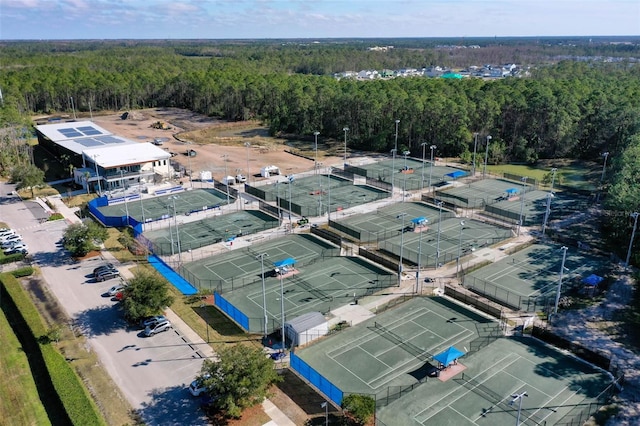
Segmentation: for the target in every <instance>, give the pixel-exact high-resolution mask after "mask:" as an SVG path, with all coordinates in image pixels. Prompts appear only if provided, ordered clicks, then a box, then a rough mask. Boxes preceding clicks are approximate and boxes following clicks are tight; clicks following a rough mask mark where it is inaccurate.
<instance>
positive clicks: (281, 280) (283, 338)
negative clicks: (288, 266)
mask: <svg viewBox="0 0 640 426" xmlns="http://www.w3.org/2000/svg"><path fill="white" fill-rule="evenodd" d="M278 275H280V310H281V312H282V328H281V331H280V333H281V334H282V352H285V351H286V347H287V346H286V340H285V335H284V278H283V276H282V275H283V274H281V273H278Z"/></svg>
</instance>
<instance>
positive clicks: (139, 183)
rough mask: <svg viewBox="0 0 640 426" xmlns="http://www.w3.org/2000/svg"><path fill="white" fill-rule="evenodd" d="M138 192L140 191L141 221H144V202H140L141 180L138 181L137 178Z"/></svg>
mask: <svg viewBox="0 0 640 426" xmlns="http://www.w3.org/2000/svg"><path fill="white" fill-rule="evenodd" d="M138 185H139V187H138V192H140V211H141V212H142V223H146V221H145V218H144V203H143V202H142V182H140V179H139V178H138Z"/></svg>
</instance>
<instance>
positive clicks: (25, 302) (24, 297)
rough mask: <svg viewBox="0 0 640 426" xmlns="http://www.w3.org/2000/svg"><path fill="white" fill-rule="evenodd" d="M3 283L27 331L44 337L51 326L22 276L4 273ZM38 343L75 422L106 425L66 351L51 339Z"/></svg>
mask: <svg viewBox="0 0 640 426" xmlns="http://www.w3.org/2000/svg"><path fill="white" fill-rule="evenodd" d="M0 285H2V286H3V287H4V288H5V290H6V293H7V294H8V296H9V298H10V299H11V301H12V302H13V304H14V306H15V308H16V310H17V313H19V314H20V316H21V317H22V319H23V320H24V322H25V323H26V324H27V326H28V328H29V330H28V331H29V333H23V334H30V336H29V337H30V338H31V339H33V341H34V342H38V341H39V338H40V337H42V336H45V335H46V334H47V328H46V325H45V323H44V321H43V320H42V318H41V317H40V314H39V313H38V311H37V310H36V308H35V306H34V305H33V303H32V302H31V299H30V298H29V296H28V294H27V293H26V291H25V290H24V289H23V288H22V286H21V285H20V283H19V282H18V280H17V279H16V278H15V277H13V276H11V275H9V274H0ZM8 305H9V304H8ZM23 331H24V330H23ZM16 334H18V333H16ZM43 340H44V339H43ZM36 347H38V348H39V349H40V352H41V355H42V358H43V360H44V363H45V365H46V368H47V371H48V373H49V376H50V378H51V382H52V383H53V386H54V388H55V390H56V392H57V393H58V396H59V397H60V400H61V401H62V404H63V405H64V408H65V411H66V412H67V415H68V416H69V418H70V419H71V422H72V424H74V425H78V426H84V425H101V426H102V425H106V422H105V421H104V419H103V418H102V416H101V414H100V412H99V410H98V407H97V406H96V405H95V403H94V401H93V399H91V396H90V395H89V393H88V392H87V390H86V388H85V387H84V385H83V383H82V381H81V380H80V378H79V377H78V375H77V374H76V373H75V371H74V370H73V368H71V366H69V364H68V363H67V361H66V360H65V358H64V357H63V356H62V354H60V353H59V352H58V351H57V350H56V349H55V348H54V347H53V346H51V344H49V343H40V344H37V345H36Z"/></svg>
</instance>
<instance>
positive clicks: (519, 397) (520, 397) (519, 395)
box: [509, 392, 529, 426]
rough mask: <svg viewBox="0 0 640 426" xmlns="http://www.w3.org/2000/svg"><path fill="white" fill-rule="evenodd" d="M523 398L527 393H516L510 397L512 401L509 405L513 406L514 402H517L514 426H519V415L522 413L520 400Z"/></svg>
mask: <svg viewBox="0 0 640 426" xmlns="http://www.w3.org/2000/svg"><path fill="white" fill-rule="evenodd" d="M525 396H529V395H527V392H522V393H516V394H513V395H511V398H513V399H512V400H511V402H510V403H509V405H513V404H515V403H516V401H517V402H518V417H516V426H520V413H521V412H522V399H523V398H524V397H525Z"/></svg>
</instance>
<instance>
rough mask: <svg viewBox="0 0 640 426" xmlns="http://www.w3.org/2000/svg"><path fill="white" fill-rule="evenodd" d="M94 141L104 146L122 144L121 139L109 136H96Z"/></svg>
mask: <svg viewBox="0 0 640 426" xmlns="http://www.w3.org/2000/svg"><path fill="white" fill-rule="evenodd" d="M96 139H97V140H99V141H101V142H103V143H106V144H109V143H122V142H124V141H123V140H122V139H119V138H116V137H114V136H109V135H104V136H98V137H97V138H96Z"/></svg>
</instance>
